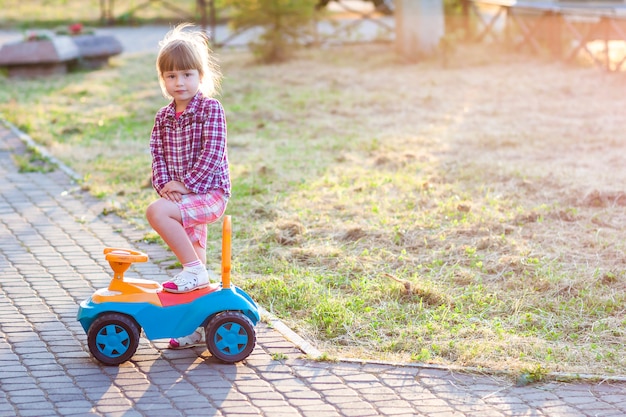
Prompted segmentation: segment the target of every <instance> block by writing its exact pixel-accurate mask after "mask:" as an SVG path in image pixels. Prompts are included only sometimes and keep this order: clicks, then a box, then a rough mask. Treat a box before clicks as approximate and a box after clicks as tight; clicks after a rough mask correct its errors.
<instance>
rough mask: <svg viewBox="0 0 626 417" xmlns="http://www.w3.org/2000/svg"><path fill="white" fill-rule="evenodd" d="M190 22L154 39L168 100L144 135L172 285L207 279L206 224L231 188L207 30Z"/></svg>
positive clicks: (189, 287) (179, 288) (153, 214)
mask: <svg viewBox="0 0 626 417" xmlns="http://www.w3.org/2000/svg"><path fill="white" fill-rule="evenodd" d="M188 26H191V25H189V24H182V25H179V26H178V27H176V28H175V29H173V30H171V31H170V32H169V33H168V34H167V35H166V36H165V38H164V39H163V40H162V41H161V43H160V47H161V48H160V51H159V54H158V57H157V61H156V69H157V73H158V76H159V83H160V85H161V90H162V91H163V94H164V95H165V96H166V97H167V98H169V99H172V101H171V102H170V104H168V105H167V106H165V107H163V108H161V109H160V110H159V111H158V112H157V114H156V117H155V121H154V127H153V128H152V134H151V137H150V152H151V154H152V185H153V187H154V189H155V190H156V191H157V193H158V194H159V196H160V198H159V199H158V200H156V201H154V202H153V203H152V204H150V206H149V207H148V209H147V211H146V218H147V219H148V222H149V223H150V225H151V226H152V227H153V229H154V230H155V231H156V232H157V233H158V234H159V235H160V236H161V237H162V238H163V240H164V241H165V243H167V245H168V246H169V247H170V249H171V250H172V251H173V252H174V254H175V255H176V257H177V258H178V260H179V261H180V263H181V264H182V265H183V270H182V271H181V272H180V273H179V274H177V275H176V276H175V277H174V279H172V280H171V281H167V282H164V283H163V289H164V290H165V291H169V292H172V293H184V292H189V291H193V290H196V289H198V288H203V287H206V286H208V285H209V276H208V272H207V269H206V239H207V225H208V224H210V223H214V222H216V221H217V220H218V219H219V218H220V217H221V216H222V214H224V211H225V210H226V205H227V203H228V198H229V197H230V190H231V184H230V173H229V167H228V156H227V150H226V119H225V116H224V109H223V108H222V105H221V104H220V102H219V101H217V100H216V99H214V98H211V96H212V95H213V94H215V92H216V90H217V86H218V83H219V80H220V72H219V70H218V68H217V66H216V65H215V63H214V62H213V60H212V59H211V56H210V55H209V45H208V39H207V37H206V35H205V34H204V33H203V32H200V31H194V30H185V29H186V28H187V27H188ZM170 344H171V345H172V347H179V346H176V345H177V344H178V343H177V341H175V340H172V341H171V342H170Z"/></svg>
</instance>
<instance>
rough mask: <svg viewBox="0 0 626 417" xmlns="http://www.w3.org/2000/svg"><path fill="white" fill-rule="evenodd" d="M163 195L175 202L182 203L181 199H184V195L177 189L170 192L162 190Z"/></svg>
mask: <svg viewBox="0 0 626 417" xmlns="http://www.w3.org/2000/svg"><path fill="white" fill-rule="evenodd" d="M161 197H163V198H164V199H166V200H169V201H171V202H173V203H180V202H181V200H182V199H183V195H182V194H181V193H178V192H176V191H170V192H164V191H162V192H161Z"/></svg>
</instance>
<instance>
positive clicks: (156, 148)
mask: <svg viewBox="0 0 626 417" xmlns="http://www.w3.org/2000/svg"><path fill="white" fill-rule="evenodd" d="M160 124H161V123H160V118H159V115H158V114H157V116H156V118H155V122H154V127H153V128H152V133H151V134H150V153H151V154H152V186H153V187H154V189H155V190H156V192H157V193H159V195H161V193H162V190H163V187H164V186H165V184H167V183H168V182H169V181H170V177H169V174H168V172H167V165H166V163H165V157H164V156H163V139H162V137H161V128H160Z"/></svg>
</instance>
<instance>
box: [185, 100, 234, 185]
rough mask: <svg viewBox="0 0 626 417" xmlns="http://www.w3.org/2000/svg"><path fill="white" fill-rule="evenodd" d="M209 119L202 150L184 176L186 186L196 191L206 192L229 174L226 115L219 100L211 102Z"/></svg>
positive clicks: (205, 124) (204, 126) (203, 132)
mask: <svg viewBox="0 0 626 417" xmlns="http://www.w3.org/2000/svg"><path fill="white" fill-rule="evenodd" d="M207 113H208V115H207V119H206V120H205V122H204V124H203V130H202V151H201V153H200V157H199V158H198V161H196V163H195V164H194V165H193V167H192V169H191V170H189V172H187V174H186V175H185V178H184V181H183V182H184V184H185V186H186V187H187V188H188V189H189V190H190V191H191V192H194V193H197V194H204V193H206V192H208V191H209V190H210V189H211V188H212V187H211V185H215V184H216V183H218V182H219V180H221V179H220V177H221V176H228V172H227V171H228V165H227V163H228V161H227V155H226V116H225V114H224V109H223V107H222V105H221V104H220V102H219V101H217V100H211V101H210V102H209V109H208V112H207Z"/></svg>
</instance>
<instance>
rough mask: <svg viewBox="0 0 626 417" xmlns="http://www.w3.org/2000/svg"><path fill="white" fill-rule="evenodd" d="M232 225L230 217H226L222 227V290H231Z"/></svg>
mask: <svg viewBox="0 0 626 417" xmlns="http://www.w3.org/2000/svg"><path fill="white" fill-rule="evenodd" d="M232 232H233V229H232V223H231V220H230V216H224V224H223V225H222V288H225V289H227V288H230V259H231V236H232Z"/></svg>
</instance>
